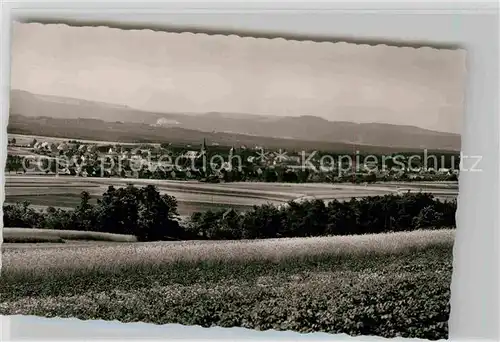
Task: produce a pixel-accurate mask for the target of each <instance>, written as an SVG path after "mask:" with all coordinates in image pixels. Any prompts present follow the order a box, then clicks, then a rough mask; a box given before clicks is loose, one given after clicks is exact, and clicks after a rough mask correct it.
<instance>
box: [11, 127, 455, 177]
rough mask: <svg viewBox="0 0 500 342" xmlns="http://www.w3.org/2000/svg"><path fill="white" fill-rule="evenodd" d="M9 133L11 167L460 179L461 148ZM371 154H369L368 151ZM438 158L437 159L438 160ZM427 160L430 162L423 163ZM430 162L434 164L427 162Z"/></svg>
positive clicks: (81, 172)
mask: <svg viewBox="0 0 500 342" xmlns="http://www.w3.org/2000/svg"><path fill="white" fill-rule="evenodd" d="M20 140H21V139H16V138H15V137H13V138H12V139H9V144H8V146H9V153H8V161H7V165H6V172H8V173H10V172H16V173H30V174H33V173H38V174H44V173H45V174H53V175H71V176H79V177H120V178H152V179H172V180H199V181H208V182H220V181H226V182H228V181H265V182H294V183H304V182H355V183H364V182H367V183H372V182H377V181H456V180H458V174H459V170H458V167H456V166H457V163H458V162H459V161H458V159H457V158H458V156H451V159H450V156H447V157H448V159H450V160H448V161H446V160H445V158H444V156H440V158H437V157H436V156H428V157H427V159H428V160H427V162H422V159H423V158H426V157H425V156H419V155H414V156H412V155H408V154H405V155H397V156H395V155H392V156H361V155H353V154H346V155H341V154H339V153H336V154H334V155H329V154H326V153H324V152H323V153H320V152H317V151H309V152H307V151H301V152H297V151H283V150H281V149H280V150H266V149H264V147H262V146H253V147H247V146H238V147H235V146H220V145H219V144H218V143H212V144H210V145H208V144H207V142H206V140H205V139H204V140H203V141H202V142H201V144H199V145H198V146H196V145H195V144H193V145H191V144H185V145H179V144H177V145H175V144H171V143H163V144H118V143H115V144H108V143H103V142H88V141H77V140H72V139H68V140H64V141H50V139H47V140H42V139H37V138H32V139H31V140H29V139H28V138H24V139H22V141H20ZM369 157H371V158H369ZM433 163H434V164H433ZM426 164H428V165H426ZM430 165H432V166H430Z"/></svg>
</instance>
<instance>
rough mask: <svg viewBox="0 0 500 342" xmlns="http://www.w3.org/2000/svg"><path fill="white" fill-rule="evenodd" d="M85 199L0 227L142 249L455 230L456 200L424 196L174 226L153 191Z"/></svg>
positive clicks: (170, 200) (110, 192)
mask: <svg viewBox="0 0 500 342" xmlns="http://www.w3.org/2000/svg"><path fill="white" fill-rule="evenodd" d="M90 199H91V198H90V195H89V194H88V193H87V192H85V191H84V192H82V194H81V201H80V204H79V205H78V206H77V207H76V208H74V209H71V210H63V209H57V208H53V207H49V208H47V209H45V210H42V211H39V210H35V209H33V208H32V207H31V206H30V204H29V203H28V202H23V203H16V204H10V205H4V207H3V212H4V217H3V219H4V226H6V227H26V228H29V227H31V228H47V229H64V230H84V231H100V232H107V233H115V234H131V235H135V236H137V238H138V239H139V240H141V241H157V240H191V239H215V240H220V239H258V238H279V237H307V236H326V235H354V234H369V233H382V232H395V231H409V230H415V229H422V228H432V229H438V228H443V227H454V226H455V212H456V200H452V201H440V200H438V199H435V198H434V197H433V195H432V194H428V193H406V194H403V195H384V196H374V197H365V198H362V199H351V200H350V201H346V202H340V201H336V200H334V201H331V202H329V203H328V204H325V202H324V201H322V200H309V201H304V202H301V203H297V202H293V201H291V202H288V203H287V204H286V205H282V206H276V205H271V204H264V205H258V206H257V205H256V206H253V207H252V208H251V209H250V210H248V211H244V212H237V211H235V210H233V209H225V210H218V211H205V212H196V213H194V214H193V215H192V216H191V217H190V219H189V220H187V222H184V223H181V222H180V220H179V219H178V217H179V215H178V212H177V200H176V199H175V197H173V196H170V195H167V194H163V195H161V194H160V192H159V191H158V190H157V189H156V187H154V186H153V185H147V186H145V187H142V188H138V187H135V186H133V185H129V186H126V187H122V188H115V187H113V186H110V187H109V188H108V189H107V191H106V192H105V193H104V194H103V196H102V198H100V199H98V200H97V204H91V203H90Z"/></svg>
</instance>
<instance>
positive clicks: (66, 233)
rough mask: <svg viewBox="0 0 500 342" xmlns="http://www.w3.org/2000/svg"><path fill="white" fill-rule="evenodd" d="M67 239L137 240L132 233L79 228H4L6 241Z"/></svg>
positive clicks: (57, 241)
mask: <svg viewBox="0 0 500 342" xmlns="http://www.w3.org/2000/svg"><path fill="white" fill-rule="evenodd" d="M66 240H70V241H71V240H83V241H110V242H136V241H137V238H136V237H135V236H132V235H125V234H110V233H101V232H85V231H78V230H53V229H34V228H6V227H4V228H3V242H4V243H7V244H8V243H23V242H27V243H30V242H32V243H41V242H54V243H64V242H65V241H66Z"/></svg>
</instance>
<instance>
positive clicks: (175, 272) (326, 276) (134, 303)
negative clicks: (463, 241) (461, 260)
mask: <svg viewBox="0 0 500 342" xmlns="http://www.w3.org/2000/svg"><path fill="white" fill-rule="evenodd" d="M453 240H454V232H453V230H435V231H430V230H428V231H414V232H406V233H390V234H377V235H358V236H337V237H321V238H293V239H268V240H251V241H244V240H243V241H226V242H222V241H204V242H201V241H189V242H149V243H142V242H137V243H111V242H110V243H107V244H99V243H96V244H93V243H86V244H83V243H82V244H80V245H71V244H68V245H67V246H64V245H66V244H62V245H60V247H56V248H41V247H38V246H41V245H51V244H39V245H37V244H34V245H29V244H27V245H26V246H27V247H26V248H19V246H16V247H11V246H12V245H14V244H12V245H10V246H9V245H8V244H6V245H4V246H3V260H2V262H3V267H2V282H0V314H3V315H16V314H23V315H41V316H48V317H55V316H57V317H77V318H81V319H106V320H119V321H122V322H132V321H142V322H150V323H157V324H165V323H181V324H186V325H201V326H205V327H209V326H214V325H217V326H223V327H232V326H240V327H247V328H253V329H259V330H266V329H275V330H294V331H299V332H313V331H323V332H329V333H347V334H351V335H359V334H366V335H380V336H384V337H395V336H402V337H416V338H428V339H444V338H447V320H448V314H449V305H448V303H449V296H450V290H449V287H450V283H451V272H452V246H453ZM17 245H23V244H17Z"/></svg>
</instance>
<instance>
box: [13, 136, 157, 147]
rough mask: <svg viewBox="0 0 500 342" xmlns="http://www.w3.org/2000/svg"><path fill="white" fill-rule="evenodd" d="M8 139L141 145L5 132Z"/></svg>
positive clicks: (18, 141)
mask: <svg viewBox="0 0 500 342" xmlns="http://www.w3.org/2000/svg"><path fill="white" fill-rule="evenodd" d="M7 135H8V137H9V139H12V138H16V144H18V145H29V144H30V143H31V142H32V141H33V139H36V140H38V141H44V142H45V141H46V142H48V143H61V142H67V141H69V140H77V141H79V142H82V143H85V144H96V145H116V144H119V145H127V146H129V145H130V146H134V145H142V144H143V143H123V142H118V141H104V140H85V139H74V138H70V137H68V138H61V137H48V136H43V135H26V134H14V133H8V134H7ZM148 145H152V146H160V144H155V143H148Z"/></svg>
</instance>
